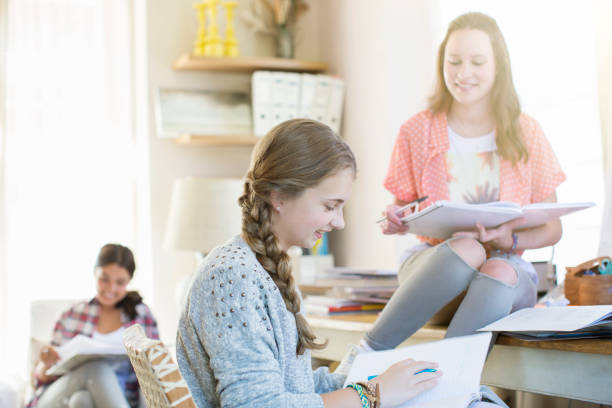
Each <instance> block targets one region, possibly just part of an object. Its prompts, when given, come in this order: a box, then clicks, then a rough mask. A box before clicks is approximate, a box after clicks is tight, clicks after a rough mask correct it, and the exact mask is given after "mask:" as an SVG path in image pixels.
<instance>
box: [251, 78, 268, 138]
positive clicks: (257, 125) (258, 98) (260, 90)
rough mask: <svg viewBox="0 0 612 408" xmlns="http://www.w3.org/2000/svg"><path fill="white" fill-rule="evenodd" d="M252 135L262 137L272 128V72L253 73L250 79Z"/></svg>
mask: <svg viewBox="0 0 612 408" xmlns="http://www.w3.org/2000/svg"><path fill="white" fill-rule="evenodd" d="M251 92H252V95H251V99H252V104H253V133H254V135H255V136H258V137H259V136H263V135H265V134H266V132H267V131H268V130H270V128H271V127H272V72H270V71H255V72H254V73H253V76H252V77H251Z"/></svg>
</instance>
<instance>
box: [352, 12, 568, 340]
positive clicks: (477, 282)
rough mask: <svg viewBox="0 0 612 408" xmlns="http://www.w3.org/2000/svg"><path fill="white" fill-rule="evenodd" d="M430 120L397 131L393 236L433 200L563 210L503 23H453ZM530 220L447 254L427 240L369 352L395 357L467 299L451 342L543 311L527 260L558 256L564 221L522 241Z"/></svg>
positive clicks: (408, 265)
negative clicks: (554, 249) (532, 254)
mask: <svg viewBox="0 0 612 408" xmlns="http://www.w3.org/2000/svg"><path fill="white" fill-rule="evenodd" d="M436 79H437V80H436V86H435V93H434V94H433V96H432V97H431V99H430V105H429V109H427V110H425V111H423V112H421V113H418V114H416V115H415V116H413V117H412V118H410V119H409V120H408V121H406V122H405V123H404V124H403V125H402V127H401V128H400V130H399V134H398V136H397V140H396V142H395V147H394V150H393V154H392V157H391V163H390V166H389V171H388V173H387V177H386V179H385V183H384V185H385V187H386V188H387V189H388V190H389V191H390V192H391V193H393V195H394V196H395V203H393V204H391V205H389V206H388V207H387V209H386V211H385V212H384V215H385V216H386V221H385V222H384V223H383V224H382V230H383V233H385V234H404V233H407V232H410V231H409V230H408V228H407V227H406V226H404V225H403V224H402V222H401V221H400V219H399V218H400V216H401V214H398V209H399V208H400V207H401V206H403V205H404V204H406V203H408V202H410V201H413V200H416V199H418V198H419V197H424V196H427V199H426V200H425V201H424V202H423V203H422V204H421V207H423V206H425V207H426V206H428V205H431V204H432V203H434V202H435V201H437V200H450V201H457V202H467V203H483V202H490V201H499V200H501V201H512V202H516V203H518V204H520V205H525V204H529V203H537V202H554V201H556V193H555V189H556V187H557V186H558V185H559V184H560V183H561V182H562V181H563V180H564V179H565V175H564V173H563V172H562V171H561V168H560V166H559V163H558V161H557V159H556V157H555V155H554V153H553V151H552V149H551V147H550V145H549V143H548V141H547V140H546V137H545V136H544V133H543V132H542V129H541V128H540V125H539V124H538V122H536V121H535V120H534V119H532V118H531V117H529V116H527V115H526V114H524V113H521V109H520V105H519V101H518V97H517V95H516V91H515V89H514V85H513V82H512V74H511V71H510V60H509V56H508V50H507V48H506V43H505V41H504V39H503V37H502V34H501V32H500V30H499V28H498V26H497V23H496V22H495V20H494V19H492V18H490V17H488V16H486V15H484V14H481V13H468V14H464V15H462V16H459V17H457V18H456V19H455V20H454V21H452V22H451V23H450V26H449V28H448V31H447V33H446V37H445V38H444V40H443V41H442V44H441V45H440V48H439V51H438V59H437V78H436ZM521 221H522V220H521V219H518V220H513V221H509V222H507V223H505V224H502V225H501V226H499V227H497V228H490V229H485V228H483V227H482V226H480V225H476V226H475V227H477V228H476V231H473V232H472V231H470V232H462V233H457V234H455V235H454V236H453V237H449V239H447V240H446V241H444V242H441V241H440V240H435V239H430V238H428V237H419V239H420V240H421V241H422V242H423V243H422V244H420V245H417V246H416V247H414V248H412V249H411V251H410V254H409V256H408V257H407V258H406V260H405V261H404V263H403V264H402V266H401V268H400V271H399V280H400V287H399V288H398V290H397V291H396V293H395V294H394V295H393V297H392V298H391V300H390V301H389V303H388V304H387V305H386V307H385V309H384V310H383V312H382V314H381V315H380V317H379V318H378V319H377V321H376V324H375V325H374V327H373V328H372V330H371V331H370V332H368V333H367V334H366V337H365V339H364V340H365V341H362V343H361V346H360V347H361V348H364V349H370V348H371V349H376V350H382V349H390V348H394V347H396V346H397V345H398V344H400V343H401V342H402V341H404V340H405V339H406V338H408V337H410V336H411V335H412V334H413V333H415V332H416V331H417V330H418V329H419V328H420V327H422V326H423V325H424V324H425V323H426V322H427V321H428V320H429V319H430V318H431V317H432V316H433V315H434V314H435V313H436V312H438V311H439V310H440V309H441V308H442V307H443V306H445V305H446V304H448V303H449V302H450V301H452V300H453V299H454V298H456V297H457V296H458V295H460V294H461V293H462V292H464V291H465V297H464V298H463V300H462V301H461V303H460V305H459V307H458V309H457V310H456V312H455V313H454V316H453V317H452V320H451V321H450V324H449V326H448V331H447V333H446V336H447V337H453V336H461V335H467V334H471V333H474V332H475V330H477V329H479V328H481V327H483V326H485V325H487V324H489V323H491V322H493V321H495V320H498V319H500V318H502V317H504V316H506V315H508V314H509V313H511V312H512V311H515V310H518V309H521V308H525V307H531V306H533V305H534V304H535V302H536V281H537V276H536V273H535V271H534V269H533V267H532V266H531V264H530V263H529V262H527V261H525V260H523V259H522V258H521V254H522V252H523V251H524V250H526V249H531V248H542V247H546V246H549V245H554V244H555V243H556V242H557V241H558V240H559V239H560V238H561V232H562V231H561V223H560V221H559V220H558V219H556V220H554V221H550V222H548V223H546V224H545V225H542V226H539V227H535V228H530V229H523V230H521V229H520V228H521Z"/></svg>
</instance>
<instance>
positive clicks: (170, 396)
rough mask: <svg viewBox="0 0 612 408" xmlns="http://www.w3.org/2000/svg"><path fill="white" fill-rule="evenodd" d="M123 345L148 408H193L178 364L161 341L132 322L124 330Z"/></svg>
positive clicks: (194, 406)
mask: <svg viewBox="0 0 612 408" xmlns="http://www.w3.org/2000/svg"><path fill="white" fill-rule="evenodd" d="M123 344H124V345H125V348H126V349H127V352H128V356H129V357H130V361H131V362H132V366H133V367H134V371H135V372H136V376H137V377H138V383H139V384H140V391H141V394H142V395H144V398H145V400H146V403H147V407H148V408H196V405H195V403H194V401H193V398H192V397H191V392H189V388H188V387H187V383H185V380H184V379H183V376H182V375H181V373H180V371H179V368H178V365H177V364H176V363H175V362H174V360H173V359H172V356H171V355H170V353H169V352H168V350H167V349H166V347H165V346H164V344H163V343H162V342H161V341H160V340H152V339H149V338H147V336H146V335H145V332H144V330H143V328H142V327H141V326H140V325H138V324H135V325H133V326H130V327H129V328H128V329H127V330H126V331H125V333H124V335H123Z"/></svg>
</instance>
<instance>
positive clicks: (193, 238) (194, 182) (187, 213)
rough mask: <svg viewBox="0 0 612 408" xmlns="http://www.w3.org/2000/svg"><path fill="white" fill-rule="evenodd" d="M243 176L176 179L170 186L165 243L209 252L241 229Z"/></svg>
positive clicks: (185, 248)
mask: <svg viewBox="0 0 612 408" xmlns="http://www.w3.org/2000/svg"><path fill="white" fill-rule="evenodd" d="M243 190H244V181H243V180H242V179H232V178H197V177H189V178H183V179H177V180H175V181H174V185H173V186H172V199H171V201H170V214H169V216H168V226H167V228H166V237H165V243H164V246H165V247H166V248H172V249H182V250H188V251H196V252H202V253H205V254H206V253H208V252H210V250H211V249H213V248H214V247H216V246H218V245H221V244H223V243H224V242H225V241H227V240H228V239H230V238H232V237H233V236H235V235H237V234H239V233H240V231H241V229H242V212H241V210H240V207H239V206H238V198H239V197H240V196H241V195H242V193H243Z"/></svg>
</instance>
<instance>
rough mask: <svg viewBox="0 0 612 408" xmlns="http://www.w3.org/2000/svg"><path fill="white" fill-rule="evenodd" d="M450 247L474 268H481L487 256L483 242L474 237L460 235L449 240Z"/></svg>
mask: <svg viewBox="0 0 612 408" xmlns="http://www.w3.org/2000/svg"><path fill="white" fill-rule="evenodd" d="M448 245H449V246H450V248H451V249H452V250H453V252H455V253H456V254H457V255H458V256H459V257H461V259H463V260H464V261H465V262H466V263H467V264H468V265H470V266H471V267H472V268H474V269H480V267H481V266H482V264H483V263H484V262H485V260H486V258H487V254H486V251H485V249H484V247H483V246H482V244H481V243H480V242H478V241H477V240H475V239H474V238H468V237H460V238H455V239H452V240H451V241H449V242H448Z"/></svg>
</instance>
